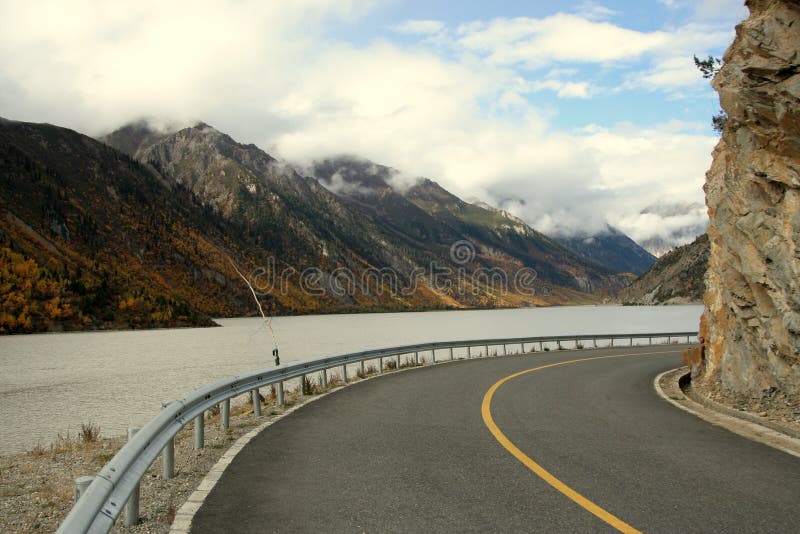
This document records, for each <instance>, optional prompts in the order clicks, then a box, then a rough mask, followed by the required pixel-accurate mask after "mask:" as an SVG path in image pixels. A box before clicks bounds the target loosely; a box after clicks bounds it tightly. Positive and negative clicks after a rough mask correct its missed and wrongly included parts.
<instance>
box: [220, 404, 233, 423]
mask: <svg viewBox="0 0 800 534" xmlns="http://www.w3.org/2000/svg"><path fill="white" fill-rule="evenodd" d="M219 426H220V427H221V428H222V430H228V429H229V428H230V426H231V400H230V399H225V400H224V401H222V417H221V418H220V424H219Z"/></svg>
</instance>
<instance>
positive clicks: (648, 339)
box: [647, 336, 653, 345]
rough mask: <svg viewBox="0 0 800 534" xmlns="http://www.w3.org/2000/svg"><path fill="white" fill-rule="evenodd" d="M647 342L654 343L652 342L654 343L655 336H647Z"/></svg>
mask: <svg viewBox="0 0 800 534" xmlns="http://www.w3.org/2000/svg"><path fill="white" fill-rule="evenodd" d="M647 344H648V345H652V344H653V338H652V336H651V337H648V338H647Z"/></svg>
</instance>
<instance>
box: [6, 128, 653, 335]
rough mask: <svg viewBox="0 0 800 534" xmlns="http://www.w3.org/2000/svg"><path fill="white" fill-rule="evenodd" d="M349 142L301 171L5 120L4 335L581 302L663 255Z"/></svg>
mask: <svg viewBox="0 0 800 534" xmlns="http://www.w3.org/2000/svg"><path fill="white" fill-rule="evenodd" d="M401 177H402V175H401V174H400V172H399V171H397V170H394V169H391V168H389V167H385V166H382V165H379V164H376V163H373V162H370V161H367V160H364V159H361V158H358V157H355V156H338V157H332V158H328V159H324V160H319V161H316V162H313V163H312V164H310V165H307V166H305V167H303V168H300V167H296V166H293V165H290V164H289V163H287V162H284V161H281V160H278V159H276V158H274V157H272V156H270V155H269V154H267V153H266V152H264V151H263V150H261V149H260V148H258V147H257V146H255V145H245V144H241V143H238V142H236V141H235V140H234V139H232V138H231V137H230V136H228V135H226V134H224V133H222V132H220V131H218V130H216V129H215V128H213V127H211V126H209V125H206V124H203V123H200V124H197V125H195V126H193V127H190V128H184V129H181V130H178V131H174V132H167V133H161V132H158V131H156V130H154V129H151V128H150V127H148V125H147V124H146V123H143V122H140V123H134V124H130V125H127V126H125V127H123V128H120V129H119V130H117V131H115V132H112V133H111V134H109V135H107V136H104V137H103V138H101V139H100V140H99V141H98V140H94V139H91V138H89V137H87V136H84V135H81V134H79V133H76V132H74V131H71V130H68V129H65V128H59V127H57V126H51V125H44V124H29V123H21V122H15V121H8V120H3V121H2V122H0V220H1V221H2V223H1V224H0V246H2V248H1V249H0V250H1V253H0V259H2V263H1V264H0V269H2V271H1V272H2V283H3V291H2V292H1V293H0V298H2V299H3V311H2V315H0V332H2V333H11V332H33V331H47V330H64V329H66V330H75V329H97V328H150V327H157V326H180V325H203V324H211V320H210V317H214V316H236V315H248V314H252V313H254V312H255V305H254V303H253V301H252V296H251V295H250V294H249V289H248V287H247V285H245V283H244V282H243V281H242V280H241V278H240V277H239V275H238V274H237V273H236V270H235V268H236V267H238V268H239V269H240V270H241V271H242V272H243V273H247V274H248V275H251V276H250V277H251V279H252V280H254V281H257V282H258V283H257V284H256V285H258V284H261V286H260V287H258V288H257V289H260V290H261V293H262V294H261V300H262V303H263V304H264V306H265V309H266V310H267V311H268V312H269V313H274V314H296V313H331V312H347V311H387V310H411V309H415V310H416V309H444V308H463V307H480V308H487V307H517V306H541V305H554V304H587V303H597V302H602V301H604V300H609V299H611V298H613V296H614V295H615V294H616V293H617V292H618V291H619V290H620V289H622V288H624V287H626V286H627V285H629V284H630V282H631V281H632V280H633V279H634V278H635V277H636V275H639V274H641V273H643V272H645V271H646V270H647V269H648V268H649V267H650V266H651V265H652V264H653V263H654V262H655V257H654V256H652V255H651V254H650V253H648V252H647V251H645V250H644V249H643V248H642V247H640V246H639V245H637V244H636V243H635V242H633V241H632V240H631V239H630V238H628V237H627V236H625V235H624V234H622V233H621V232H619V231H618V230H616V229H613V228H611V227H609V228H608V231H607V232H605V233H604V234H602V235H595V236H591V235H587V236H579V237H573V238H551V237H548V236H546V235H544V234H541V233H540V232H537V231H536V230H535V229H533V228H531V227H530V226H529V225H527V224H526V223H525V222H524V221H522V220H521V219H519V218H517V217H514V216H513V215H511V214H509V213H507V212H504V211H502V210H499V209H496V208H494V207H492V206H489V205H486V204H482V203H469V202H465V201H463V200H461V199H460V198H458V197H456V196H455V195H453V194H451V193H450V192H448V191H447V190H445V189H444V188H442V187H441V186H440V185H439V184H437V183H436V182H434V181H432V180H430V179H423V178H420V179H415V180H411V181H410V182H409V181H408V180H407V179H406V180H405V181H404V182H402V183H401V182H400V181H399V180H400V178H401Z"/></svg>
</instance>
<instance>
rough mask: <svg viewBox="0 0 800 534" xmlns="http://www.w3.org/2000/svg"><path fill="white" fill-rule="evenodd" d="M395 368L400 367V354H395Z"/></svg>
mask: <svg viewBox="0 0 800 534" xmlns="http://www.w3.org/2000/svg"><path fill="white" fill-rule="evenodd" d="M395 369H400V355H399V354H398V355H397V367H395Z"/></svg>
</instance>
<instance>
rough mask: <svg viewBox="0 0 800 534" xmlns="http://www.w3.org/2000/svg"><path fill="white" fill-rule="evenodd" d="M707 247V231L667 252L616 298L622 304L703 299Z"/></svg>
mask: <svg viewBox="0 0 800 534" xmlns="http://www.w3.org/2000/svg"><path fill="white" fill-rule="evenodd" d="M708 251H709V248H708V235H707V234H703V235H701V236H700V237H698V238H697V239H695V241H694V242H693V243H689V244H688V245H684V246H682V247H678V248H676V249H675V250H673V251H670V252H667V253H666V254H664V255H663V256H661V257H660V258H658V261H657V262H656V263H655V264H654V265H653V266H652V267H650V269H648V271H647V272H646V273H644V274H643V275H642V276H640V277H639V278H637V279H636V280H635V281H634V282H633V283H632V284H631V285H630V286H628V287H626V288H625V289H623V290H622V291H620V292H619V293H618V294H617V300H619V302H621V303H622V304H633V305H645V306H652V305H655V304H692V303H700V302H702V300H703V293H704V292H705V287H706V286H705V284H704V277H705V274H706V268H707V266H708Z"/></svg>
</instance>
